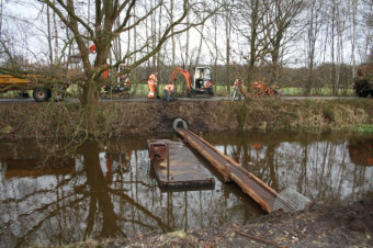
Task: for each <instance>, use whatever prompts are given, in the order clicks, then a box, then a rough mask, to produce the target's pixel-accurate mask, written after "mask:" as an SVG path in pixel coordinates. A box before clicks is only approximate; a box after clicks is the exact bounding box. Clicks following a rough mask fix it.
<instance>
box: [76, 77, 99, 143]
mask: <svg viewBox="0 0 373 248" xmlns="http://www.w3.org/2000/svg"><path fill="white" fill-rule="evenodd" d="M98 93H99V92H98V88H97V83H96V82H95V81H93V80H90V81H88V82H87V83H86V85H84V87H83V94H82V95H81V97H80V101H81V104H82V107H83V108H82V109H83V123H84V129H85V130H86V134H87V135H88V137H90V138H96V137H97V136H98V134H99V130H98V129H97V117H98V112H97V110H98V97H99V94H98Z"/></svg>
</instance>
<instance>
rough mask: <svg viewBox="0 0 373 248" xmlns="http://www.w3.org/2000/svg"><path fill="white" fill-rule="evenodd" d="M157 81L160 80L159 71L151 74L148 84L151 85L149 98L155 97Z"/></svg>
mask: <svg viewBox="0 0 373 248" xmlns="http://www.w3.org/2000/svg"><path fill="white" fill-rule="evenodd" d="M157 82H158V79H157V73H153V74H150V76H149V78H148V86H149V93H148V98H149V99H153V98H155V94H156V89H157Z"/></svg>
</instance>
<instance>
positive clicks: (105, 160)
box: [0, 133, 373, 247]
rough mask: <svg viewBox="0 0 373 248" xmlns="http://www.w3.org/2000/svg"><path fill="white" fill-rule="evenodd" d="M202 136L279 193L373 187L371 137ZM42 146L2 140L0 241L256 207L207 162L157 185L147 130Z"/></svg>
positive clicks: (225, 214) (248, 214)
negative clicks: (196, 172)
mask: <svg viewBox="0 0 373 248" xmlns="http://www.w3.org/2000/svg"><path fill="white" fill-rule="evenodd" d="M205 138H206V139H207V140H208V141H210V142H211V143H212V144H214V145H215V146H216V147H217V148H218V149H219V150H221V151H223V152H225V153H226V154H228V155H229V156H232V157H233V158H234V159H236V160H238V161H240V163H241V164H242V166H244V167H245V168H247V169H248V170H250V171H252V172H253V173H254V174H256V175H257V176H258V177H260V178H261V179H262V180H263V181H265V182H266V183H268V184H269V185H270V186H271V187H273V188H274V189H275V190H276V191H278V192H281V191H283V190H286V189H288V188H292V189H293V190H296V191H298V192H300V193H301V194H303V195H304V196H306V197H308V198H310V199H311V200H321V201H324V202H326V203H330V204H346V203H349V202H351V201H356V200H359V199H362V198H363V197H364V196H365V195H366V194H368V193H370V192H371V191H372V190H373V181H372V180H371V178H372V177H373V159H372V158H373V136H370V137H350V136H346V135H320V136H316V135H309V134H299V133H270V134H262V133H247V134H245V135H242V134H238V133H226V134H212V135H208V136H206V137H205ZM40 146H41V145H40V144H38V143H36V142H34V141H24V142H19V143H17V144H12V143H5V142H3V143H0V185H1V186H0V187H1V191H0V192H1V193H0V226H1V228H0V247H22V246H26V245H27V244H30V243H32V244H42V245H49V244H54V245H62V244H66V243H70V242H78V241H81V240H85V239H86V238H104V237H126V236H131V237H133V236H135V235H151V234H154V233H162V232H167V231H171V230H180V229H181V230H188V229H199V228H208V227H212V226H220V225H223V224H231V223H239V224H245V223H248V222H249V221H250V220H251V219H252V218H254V217H257V216H260V215H263V214H264V212H263V211H262V210H261V209H260V207H259V206H258V205H257V204H256V203H255V202H253V201H252V200H251V199H249V198H248V197H247V196H246V195H244V194H242V193H241V191H240V189H239V188H238V187H236V186H235V185H233V184H223V183H222V182H221V178H220V177H219V176H217V174H216V173H215V172H214V171H212V168H211V167H209V166H208V165H207V164H206V163H205V162H204V163H205V164H206V166H207V168H208V169H210V170H211V172H212V173H213V174H214V175H215V177H216V184H215V187H214V188H213V189H205V190H193V191H178V192H162V191H161V190H160V189H159V188H158V185H157V181H156V179H155V178H154V175H153V173H152V170H151V169H150V165H149V161H148V152H147V147H146V139H145V138H144V139H139V138H131V139H128V138H127V139H116V140H112V141H110V142H108V143H105V144H99V145H98V144H93V143H90V144H86V145H85V146H84V147H83V148H81V149H79V150H78V151H77V152H74V153H73V154H71V156H69V158H65V159H56V158H53V157H49V156H48V153H46V152H45V151H44V150H43V149H42V148H44V149H45V147H43V146H41V147H40ZM54 148H55V146H51V147H49V146H48V148H47V149H46V150H53V149H54Z"/></svg>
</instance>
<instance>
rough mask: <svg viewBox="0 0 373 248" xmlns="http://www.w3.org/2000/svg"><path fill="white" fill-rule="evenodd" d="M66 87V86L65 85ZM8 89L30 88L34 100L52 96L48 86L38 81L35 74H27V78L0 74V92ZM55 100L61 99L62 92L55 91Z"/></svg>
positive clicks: (42, 99)
mask: <svg viewBox="0 0 373 248" xmlns="http://www.w3.org/2000/svg"><path fill="white" fill-rule="evenodd" d="M65 88H66V87H65ZM9 90H20V91H26V90H32V96H33V98H34V100H35V101H36V102H44V101H48V100H49V99H50V98H51V96H52V90H51V88H50V87H47V86H44V85H42V84H41V83H38V80H37V76H35V75H28V78H18V77H15V76H12V75H7V74H1V75H0V92H6V91H9ZM54 97H55V100H62V93H61V92H56V93H55V96H54Z"/></svg>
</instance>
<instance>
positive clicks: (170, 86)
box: [164, 84, 175, 94]
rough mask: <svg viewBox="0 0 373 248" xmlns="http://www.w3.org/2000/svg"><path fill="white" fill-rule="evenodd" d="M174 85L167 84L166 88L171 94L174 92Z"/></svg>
mask: <svg viewBox="0 0 373 248" xmlns="http://www.w3.org/2000/svg"><path fill="white" fill-rule="evenodd" d="M174 87H175V86H174V85H173V84H167V85H166V86H165V87H164V89H165V90H168V92H170V93H171V94H172V93H173V92H174Z"/></svg>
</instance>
